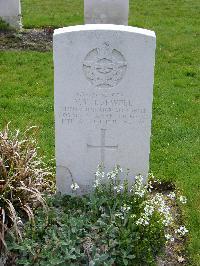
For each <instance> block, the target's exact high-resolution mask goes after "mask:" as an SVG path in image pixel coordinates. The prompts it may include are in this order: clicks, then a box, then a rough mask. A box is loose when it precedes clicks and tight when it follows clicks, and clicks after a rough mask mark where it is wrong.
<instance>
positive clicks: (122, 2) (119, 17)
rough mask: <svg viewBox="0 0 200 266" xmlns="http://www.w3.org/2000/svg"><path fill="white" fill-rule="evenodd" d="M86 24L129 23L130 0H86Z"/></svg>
mask: <svg viewBox="0 0 200 266" xmlns="http://www.w3.org/2000/svg"><path fill="white" fill-rule="evenodd" d="M84 13H85V24H117V25H128V13H129V0H84Z"/></svg>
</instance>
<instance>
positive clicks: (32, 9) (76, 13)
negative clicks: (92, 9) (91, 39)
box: [21, 0, 84, 28]
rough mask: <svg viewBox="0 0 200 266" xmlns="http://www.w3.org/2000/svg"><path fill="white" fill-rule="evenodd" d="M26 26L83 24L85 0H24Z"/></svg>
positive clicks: (24, 23)
mask: <svg viewBox="0 0 200 266" xmlns="http://www.w3.org/2000/svg"><path fill="white" fill-rule="evenodd" d="M21 2H22V14H23V25H24V27H25V28H34V27H35V28H43V27H46V26H51V27H55V28H56V27H61V26H62V27H64V26H68V25H75V24H83V21H84V19H83V3H84V1H83V0H22V1H21Z"/></svg>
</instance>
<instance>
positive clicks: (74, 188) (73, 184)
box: [71, 182, 80, 191]
mask: <svg viewBox="0 0 200 266" xmlns="http://www.w3.org/2000/svg"><path fill="white" fill-rule="evenodd" d="M79 188H80V187H79V185H78V184H77V183H76V182H74V183H72V184H71V189H72V190H74V191H76V190H77V189H79Z"/></svg>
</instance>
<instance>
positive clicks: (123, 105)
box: [62, 91, 151, 129]
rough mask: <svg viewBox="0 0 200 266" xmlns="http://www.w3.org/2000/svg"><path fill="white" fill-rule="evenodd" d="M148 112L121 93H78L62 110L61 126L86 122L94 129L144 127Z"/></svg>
mask: <svg viewBox="0 0 200 266" xmlns="http://www.w3.org/2000/svg"><path fill="white" fill-rule="evenodd" d="M149 116H151V114H150V112H148V111H147V110H146V108H144V107H141V106H138V105H137V104H136V103H134V101H133V100H131V99H129V98H127V97H126V96H124V95H123V93H113V92H109V93H108V92H107V93H91V92H88V93H86V92H82V91H80V92H78V93H76V94H75V96H74V98H73V100H72V103H71V105H66V106H64V107H63V110H62V124H66V125H74V124H84V123H85V122H88V123H89V124H92V125H94V126H95V127H96V128H100V129H101V128H108V127H109V126H115V125H119V124H121V125H125V124H126V125H133V124H136V125H145V124H146V122H147V121H150V119H149Z"/></svg>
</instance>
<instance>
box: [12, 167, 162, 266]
mask: <svg viewBox="0 0 200 266" xmlns="http://www.w3.org/2000/svg"><path fill="white" fill-rule="evenodd" d="M116 169H117V168H116ZM118 173H119V171H118V170H117V171H115V172H112V173H111V174H110V176H109V175H108V178H109V181H108V182H107V183H104V182H102V183H101V184H100V182H97V180H96V183H95V184H96V185H95V187H96V188H95V191H94V193H92V194H91V195H90V196H84V197H78V196H65V197H59V196H55V197H53V198H52V197H51V198H50V197H49V198H48V199H47V201H48V205H49V213H48V220H47V219H46V218H47V217H46V215H45V214H44V212H43V211H42V210H39V211H38V212H37V214H36V223H35V226H34V227H32V226H31V225H29V224H28V225H27V226H26V227H25V232H24V238H23V241H22V242H20V243H17V242H15V243H14V244H13V242H12V243H10V245H9V247H10V250H11V251H12V252H16V253H17V254H19V259H18V262H17V263H18V265H34V266H43V265H44V266H46V265H54V266H55V265H60V266H62V265H63V266H64V265H74V266H76V265H89V266H92V265H99V266H101V265H110V266H113V265H119V266H121V265H138V266H139V265H144V266H145V265H155V257H156V255H157V254H158V253H159V252H160V251H161V250H162V248H163V246H164V243H165V238H164V225H163V223H162V219H161V216H160V214H159V213H158V212H157V211H154V212H153V214H152V215H151V217H150V218H149V224H148V226H144V225H142V224H139V223H137V221H138V219H139V218H140V217H141V215H142V214H143V212H144V206H145V201H146V200H147V199H148V197H149V194H150V192H148V190H147V189H146V190H144V188H140V190H138V187H136V186H135V187H133V188H132V190H131V192H130V190H129V188H128V184H127V181H124V182H123V190H121V191H120V192H119V190H118V189H117V188H122V186H121V185H120V183H119V179H118ZM101 181H102V180H101ZM97 184H98V185H97ZM138 184H139V183H138ZM134 189H135V190H134ZM136 190H137V191H136ZM138 191H140V192H142V191H145V193H144V194H142V196H141V195H138V194H137V193H138ZM136 192H137V193H136Z"/></svg>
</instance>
